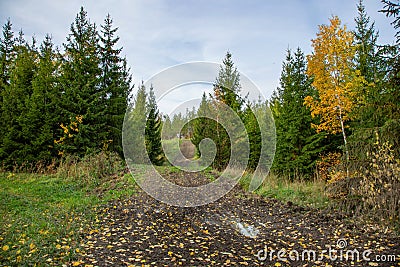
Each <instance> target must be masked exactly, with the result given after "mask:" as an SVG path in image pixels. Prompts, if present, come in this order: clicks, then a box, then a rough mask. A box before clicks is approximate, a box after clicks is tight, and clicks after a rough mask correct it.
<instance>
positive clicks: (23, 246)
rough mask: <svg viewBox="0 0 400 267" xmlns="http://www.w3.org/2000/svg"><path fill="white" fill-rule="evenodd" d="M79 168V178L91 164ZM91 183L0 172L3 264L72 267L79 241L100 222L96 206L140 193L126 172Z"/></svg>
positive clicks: (56, 176)
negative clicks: (84, 168) (64, 266)
mask: <svg viewBox="0 0 400 267" xmlns="http://www.w3.org/2000/svg"><path fill="white" fill-rule="evenodd" d="M88 161H89V160H88ZM92 163H93V162H92ZM81 164H82V163H81ZM74 166H75V167H77V168H78V170H77V172H76V173H79V172H80V171H83V169H82V168H83V167H82V166H88V162H87V163H85V164H83V165H79V164H78V165H74ZM79 168H81V169H80V170H79ZM92 168H93V169H98V168H96V165H93V167H92ZM61 173H62V172H61ZM92 178H93V177H92ZM92 178H90V179H89V178H87V177H86V176H85V178H84V177H76V176H73V175H70V176H68V175H65V173H62V175H61V174H60V172H58V174H50V175H41V174H28V173H18V174H16V173H10V172H3V173H0V201H1V205H0V217H1V218H2V220H1V221H0V265H1V266H43V265H46V266H61V265H62V264H68V265H73V264H74V260H75V259H76V258H77V257H78V255H79V252H80V248H79V240H80V237H81V236H82V235H83V234H84V233H85V232H86V231H87V230H88V229H90V228H93V227H94V226H95V224H96V221H98V220H97V207H98V206H99V205H101V204H103V203H105V202H107V201H110V200H113V199H117V198H121V197H124V196H126V197H127V196H130V195H132V194H134V193H135V190H136V185H135V182H134V179H133V177H132V176H131V175H130V174H124V173H123V172H119V173H118V172H116V173H115V174H114V175H109V176H108V178H107V179H100V178H99V179H92ZM88 180H93V182H88ZM82 181H85V182H82Z"/></svg>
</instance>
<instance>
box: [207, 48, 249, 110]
mask: <svg viewBox="0 0 400 267" xmlns="http://www.w3.org/2000/svg"><path fill="white" fill-rule="evenodd" d="M240 91H241V85H240V75H239V72H238V70H237V68H236V67H235V65H234V63H233V60H232V54H231V53H230V52H229V51H228V52H227V53H226V55H225V58H224V60H223V61H222V65H221V68H220V70H219V73H218V77H217V79H216V81H215V85H214V97H215V99H216V100H217V101H219V102H222V103H224V104H225V105H227V106H229V107H230V108H231V109H233V111H235V112H237V113H240V111H241V108H242V106H243V103H244V100H243V99H242V98H241V97H240Z"/></svg>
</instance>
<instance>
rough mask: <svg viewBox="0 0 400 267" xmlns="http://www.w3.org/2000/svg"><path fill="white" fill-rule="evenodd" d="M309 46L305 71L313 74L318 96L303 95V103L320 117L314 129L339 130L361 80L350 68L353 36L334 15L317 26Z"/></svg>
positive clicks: (350, 108)
mask: <svg viewBox="0 0 400 267" xmlns="http://www.w3.org/2000/svg"><path fill="white" fill-rule="evenodd" d="M312 47H313V48H314V52H313V53H312V54H311V55H309V56H308V57H307V59H308V65H307V74H308V75H310V76H311V77H313V84H312V85H313V86H314V87H315V88H316V90H317V91H318V95H319V97H318V99H315V98H313V97H312V96H307V97H306V98H305V99H304V104H305V105H306V106H308V107H309V108H310V110H311V115H312V116H313V117H315V116H319V117H320V124H319V125H313V127H315V128H316V129H317V131H327V132H329V133H332V134H336V133H338V132H340V131H341V130H342V125H341V123H343V124H344V123H345V122H346V121H348V120H349V114H350V112H351V110H352V108H353V107H354V105H355V96H356V89H357V87H358V86H360V85H361V84H362V83H363V81H364V78H363V77H362V76H360V73H359V71H356V70H355V67H354V56H355V53H356V46H355V45H354V36H353V33H352V32H351V31H349V30H347V28H346V26H343V27H342V26H341V22H340V19H339V18H338V17H337V16H334V17H333V18H331V19H330V25H321V26H319V32H318V34H317V38H316V39H314V40H312Z"/></svg>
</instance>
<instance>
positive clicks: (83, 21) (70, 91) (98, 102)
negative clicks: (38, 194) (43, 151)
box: [59, 7, 108, 156]
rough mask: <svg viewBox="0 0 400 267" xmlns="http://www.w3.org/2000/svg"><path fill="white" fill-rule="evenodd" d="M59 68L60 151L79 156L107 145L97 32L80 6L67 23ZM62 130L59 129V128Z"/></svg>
mask: <svg viewBox="0 0 400 267" xmlns="http://www.w3.org/2000/svg"><path fill="white" fill-rule="evenodd" d="M64 49H65V54H64V58H63V64H62V67H61V73H62V74H61V77H60V84H61V86H62V91H63V94H62V99H61V106H62V108H63V119H64V121H63V125H64V126H65V127H66V128H69V130H65V129H64V133H65V136H64V140H63V141H62V142H60V148H59V149H60V150H61V151H62V152H67V153H72V154H77V155H80V156H83V155H84V154H86V153H89V152H94V151H96V150H98V149H101V148H102V147H103V146H104V145H105V144H106V142H107V140H108V139H107V132H106V131H104V129H105V121H104V117H105V99H104V92H103V91H102V89H101V86H100V78H99V77H100V75H101V69H100V67H99V66H100V55H99V43H98V33H97V30H96V27H95V25H94V24H92V23H91V22H90V20H89V19H88V17H87V12H86V11H85V10H84V9H83V7H81V9H80V11H79V13H78V14H77V16H76V18H75V22H74V23H73V24H71V33H70V34H69V35H68V37H67V43H66V44H64ZM72 125H75V126H74V127H73V129H76V130H73V129H71V127H68V126H72ZM60 131H62V129H60Z"/></svg>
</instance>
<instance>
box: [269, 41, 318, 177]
mask: <svg viewBox="0 0 400 267" xmlns="http://www.w3.org/2000/svg"><path fill="white" fill-rule="evenodd" d="M306 64H307V63H306V59H305V57H304V54H303V52H302V51H301V50H300V48H298V49H297V51H296V52H295V53H292V52H291V51H290V50H288V51H287V56H286V60H285V62H284V63H283V67H282V74H281V78H280V85H281V87H280V88H278V90H277V91H276V93H275V95H274V97H273V99H272V101H271V102H272V105H273V107H271V110H272V112H273V115H274V118H275V125H276V134H277V142H276V154H275V159H274V162H273V169H274V170H275V171H277V172H281V173H285V174H287V175H290V176H292V177H293V176H294V175H297V174H300V175H304V174H310V173H311V172H312V171H313V170H314V168H315V162H316V160H317V159H318V156H319V153H321V152H322V150H323V146H322V140H323V139H324V136H325V133H324V132H321V133H319V134H317V133H316V131H315V129H313V128H312V127H311V124H312V123H315V119H313V118H312V117H311V113H310V110H309V109H308V108H307V107H305V106H304V105H303V102H304V98H305V97H306V96H314V97H316V95H317V93H316V91H315V89H314V88H313V87H312V86H311V83H312V81H311V79H310V78H309V77H308V75H307V74H306Z"/></svg>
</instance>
